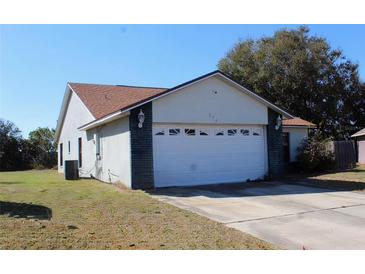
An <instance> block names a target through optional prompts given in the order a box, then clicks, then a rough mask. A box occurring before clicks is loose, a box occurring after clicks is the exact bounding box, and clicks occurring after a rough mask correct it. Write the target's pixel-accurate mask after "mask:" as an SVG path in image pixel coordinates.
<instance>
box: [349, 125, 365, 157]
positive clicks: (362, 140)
mask: <svg viewBox="0 0 365 274" xmlns="http://www.w3.org/2000/svg"><path fill="white" fill-rule="evenodd" d="M351 137H352V138H355V139H356V142H357V155H358V160H357V161H358V163H359V164H365V128H363V129H362V130H360V131H358V132H356V133H355V134H353V135H352V136H351Z"/></svg>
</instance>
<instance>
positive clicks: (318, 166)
mask: <svg viewBox="0 0 365 274" xmlns="http://www.w3.org/2000/svg"><path fill="white" fill-rule="evenodd" d="M330 141H331V140H330V139H323V137H321V135H319V134H314V135H313V136H311V137H310V138H308V139H306V140H303V142H302V143H301V145H300V146H299V147H298V155H297V160H298V167H299V168H300V170H302V171H306V172H316V171H325V170H329V169H333V168H334V164H335V161H334V153H333V152H332V151H331V150H330V149H329V146H328V144H329V142H330Z"/></svg>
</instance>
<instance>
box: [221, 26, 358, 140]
mask: <svg viewBox="0 0 365 274" xmlns="http://www.w3.org/2000/svg"><path fill="white" fill-rule="evenodd" d="M218 67H219V69H220V70H222V71H223V72H225V73H227V74H228V75H230V76H231V77H232V78H233V79H235V80H236V81H238V82H240V83H241V84H242V85H244V86H246V87H247V88H249V89H252V90H253V91H255V92H257V93H258V94H260V95H262V96H263V97H266V98H267V99H268V100H270V101H271V102H273V103H275V104H277V105H279V106H281V107H283V108H285V109H287V110H288V111H289V112H292V113H293V114H295V115H297V116H300V117H302V118H303V119H307V120H309V121H311V122H314V123H316V124H317V125H318V128H319V131H320V132H321V134H322V135H323V136H325V137H335V138H339V139H340V138H344V137H348V136H349V134H351V133H353V132H355V131H357V130H359V129H360V128H362V127H364V126H365V101H364V96H365V91H364V87H361V84H360V80H359V75H358V65H357V64H354V63H352V62H351V61H350V60H348V59H347V58H346V57H345V56H344V55H343V53H342V52H341V51H340V50H337V49H336V50H334V49H331V47H330V45H329V44H328V42H327V41H326V40H325V39H324V38H321V37H316V36H311V35H309V29H308V28H307V27H304V26H302V27H299V28H298V29H296V30H286V29H284V30H280V31H277V32H276V33H275V34H274V36H273V37H264V38H261V39H258V40H252V39H248V40H245V41H240V42H238V43H237V44H236V45H235V46H234V47H233V49H231V50H230V51H229V52H228V53H227V55H226V57H224V58H223V59H221V60H220V62H219V64H218Z"/></svg>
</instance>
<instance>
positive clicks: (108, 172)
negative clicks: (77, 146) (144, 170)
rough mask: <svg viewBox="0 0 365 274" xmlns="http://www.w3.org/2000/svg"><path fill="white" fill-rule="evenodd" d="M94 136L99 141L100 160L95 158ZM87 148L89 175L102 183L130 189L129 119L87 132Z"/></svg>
mask: <svg viewBox="0 0 365 274" xmlns="http://www.w3.org/2000/svg"><path fill="white" fill-rule="evenodd" d="M96 134H97V135H98V136H99V139H100V141H99V142H100V158H99V159H97V158H96V141H97V138H96ZM87 135H88V143H89V146H88V147H90V146H91V147H92V149H91V151H92V152H93V161H92V162H91V166H90V169H91V170H92V171H91V174H92V175H93V176H94V177H95V178H97V179H99V180H101V181H104V182H108V183H116V182H120V183H122V184H123V185H125V186H126V187H128V188H131V151H130V131H129V117H124V118H121V119H119V120H116V121H114V122H111V123H108V124H106V125H104V126H102V127H98V128H96V129H92V130H89V131H88V133H87Z"/></svg>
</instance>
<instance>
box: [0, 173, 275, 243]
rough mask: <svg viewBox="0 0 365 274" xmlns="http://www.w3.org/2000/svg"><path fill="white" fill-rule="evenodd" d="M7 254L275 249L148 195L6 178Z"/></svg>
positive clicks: (1, 179) (1, 188) (53, 179)
mask: <svg viewBox="0 0 365 274" xmlns="http://www.w3.org/2000/svg"><path fill="white" fill-rule="evenodd" d="M0 201H2V204H0V207H1V208H0V249H271V248H274V246H272V245H271V244H269V243H266V242H264V241H262V240H260V239H257V238H255V237H253V236H250V235H247V234H244V233H241V232H239V231H237V230H235V229H232V228H228V227H225V226H224V225H222V224H219V223H216V222H214V221H211V220H209V219H207V218H204V217H201V216H198V215H196V214H193V213H191V212H189V211H185V210H182V209H178V208H176V207H174V206H171V205H168V204H165V203H162V202H159V201H157V200H156V199H153V198H151V197H150V196H149V195H148V194H146V193H144V192H142V191H133V190H121V189H118V188H116V187H114V186H111V185H107V184H103V183H100V182H97V181H94V180H79V181H65V180H64V179H63V177H62V176H61V175H59V174H57V172H56V171H24V172H2V173H0Z"/></svg>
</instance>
